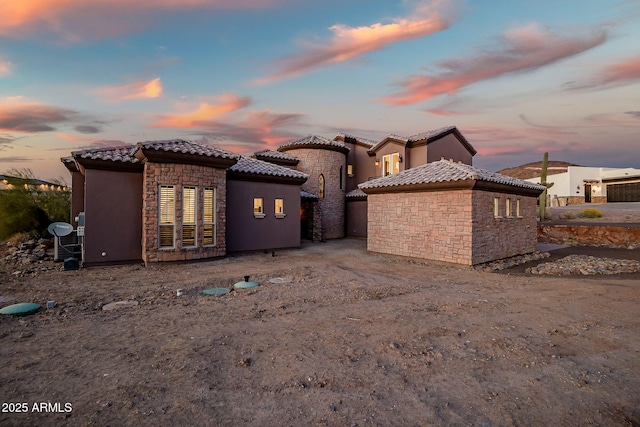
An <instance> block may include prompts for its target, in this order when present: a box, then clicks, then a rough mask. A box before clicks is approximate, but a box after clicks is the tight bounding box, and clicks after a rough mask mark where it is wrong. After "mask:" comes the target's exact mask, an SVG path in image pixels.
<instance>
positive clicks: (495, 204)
mask: <svg viewBox="0 0 640 427" xmlns="http://www.w3.org/2000/svg"><path fill="white" fill-rule="evenodd" d="M493 216H494V218H500V197H495V198H494V199H493Z"/></svg>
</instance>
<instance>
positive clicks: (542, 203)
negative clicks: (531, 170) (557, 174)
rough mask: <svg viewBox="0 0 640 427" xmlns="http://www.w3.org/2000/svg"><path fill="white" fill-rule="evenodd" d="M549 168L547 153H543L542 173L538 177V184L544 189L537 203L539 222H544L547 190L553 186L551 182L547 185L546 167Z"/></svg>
mask: <svg viewBox="0 0 640 427" xmlns="http://www.w3.org/2000/svg"><path fill="white" fill-rule="evenodd" d="M548 166H549V153H548V152H545V153H544V157H543V158H542V173H541V175H540V184H541V185H544V186H545V187H546V188H545V189H544V191H543V192H542V194H541V195H540V203H539V216H540V221H544V220H545V219H546V218H547V189H549V188H551V187H552V186H553V182H551V183H547V167H548Z"/></svg>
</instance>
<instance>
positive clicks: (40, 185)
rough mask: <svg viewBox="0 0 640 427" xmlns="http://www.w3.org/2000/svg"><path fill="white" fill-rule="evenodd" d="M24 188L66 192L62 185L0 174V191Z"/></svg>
mask: <svg viewBox="0 0 640 427" xmlns="http://www.w3.org/2000/svg"><path fill="white" fill-rule="evenodd" d="M14 188H25V189H29V190H34V191H63V190H68V188H67V187H66V186H64V185H60V184H55V183H53V182H48V181H43V180H41V179H35V178H19V177H16V176H9V175H1V174H0V190H11V189H14Z"/></svg>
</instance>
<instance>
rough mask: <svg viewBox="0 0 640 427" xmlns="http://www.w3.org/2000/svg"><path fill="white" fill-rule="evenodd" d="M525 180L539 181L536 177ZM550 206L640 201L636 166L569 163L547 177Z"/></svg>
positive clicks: (639, 186) (638, 175)
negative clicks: (620, 166)
mask: <svg viewBox="0 0 640 427" xmlns="http://www.w3.org/2000/svg"><path fill="white" fill-rule="evenodd" d="M526 181H529V182H534V183H540V177H537V178H531V179H527V180H526ZM547 182H552V183H553V186H552V187H551V188H549V190H547V200H548V201H547V204H549V205H550V206H564V205H579V204H583V203H611V202H640V169H634V168H596V167H583V166H569V167H568V168H567V172H565V173H560V174H555V175H551V176H548V177H547Z"/></svg>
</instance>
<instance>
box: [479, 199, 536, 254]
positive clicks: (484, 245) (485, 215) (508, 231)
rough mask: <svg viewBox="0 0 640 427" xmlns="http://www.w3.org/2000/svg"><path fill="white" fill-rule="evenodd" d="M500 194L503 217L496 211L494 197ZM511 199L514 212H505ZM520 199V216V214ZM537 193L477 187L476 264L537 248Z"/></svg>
mask: <svg viewBox="0 0 640 427" xmlns="http://www.w3.org/2000/svg"><path fill="white" fill-rule="evenodd" d="M495 198H499V200H500V202H499V206H500V217H499V218H495V217H494V215H493V206H494V199H495ZM507 198H510V199H511V209H512V212H511V215H510V216H508V215H507V214H506V212H505V210H506V203H507ZM516 200H520V217H517V216H516ZM536 209H537V206H536V197H526V196H517V195H514V194H505V193H494V192H488V191H474V193H473V257H472V264H479V263H483V262H488V261H493V260H496V259H502V258H507V257H511V256H515V255H521V254H527V253H531V252H535V250H536V227H537V220H536Z"/></svg>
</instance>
